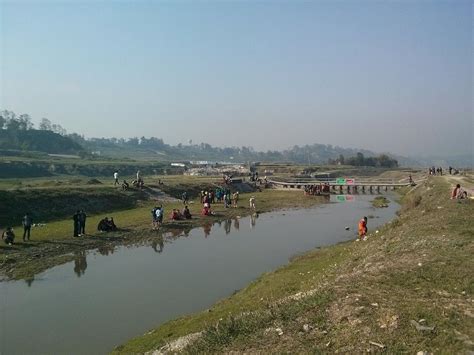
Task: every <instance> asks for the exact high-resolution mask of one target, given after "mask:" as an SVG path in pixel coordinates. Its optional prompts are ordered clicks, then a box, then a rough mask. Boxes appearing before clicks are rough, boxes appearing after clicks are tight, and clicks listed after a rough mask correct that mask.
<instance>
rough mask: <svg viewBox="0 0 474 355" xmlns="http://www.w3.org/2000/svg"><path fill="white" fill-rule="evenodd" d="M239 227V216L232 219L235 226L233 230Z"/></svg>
mask: <svg viewBox="0 0 474 355" xmlns="http://www.w3.org/2000/svg"><path fill="white" fill-rule="evenodd" d="M239 227H240V220H239V218H235V219H234V228H235V230H239Z"/></svg>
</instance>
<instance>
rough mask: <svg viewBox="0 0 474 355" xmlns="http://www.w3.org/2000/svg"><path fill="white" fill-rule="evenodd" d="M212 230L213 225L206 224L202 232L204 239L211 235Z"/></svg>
mask: <svg viewBox="0 0 474 355" xmlns="http://www.w3.org/2000/svg"><path fill="white" fill-rule="evenodd" d="M211 228H212V223H211V222H206V223H205V224H204V225H203V226H202V231H203V232H204V237H205V238H207V237H208V236H209V234H211Z"/></svg>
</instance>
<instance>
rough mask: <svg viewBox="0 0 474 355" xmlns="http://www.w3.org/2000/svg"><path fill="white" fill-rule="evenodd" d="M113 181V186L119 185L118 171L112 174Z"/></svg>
mask: <svg viewBox="0 0 474 355" xmlns="http://www.w3.org/2000/svg"><path fill="white" fill-rule="evenodd" d="M114 180H115V181H114V186H117V185H120V183H119V177H118V171H117V170H115V172H114Z"/></svg>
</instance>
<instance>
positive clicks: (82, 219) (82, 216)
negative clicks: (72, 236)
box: [79, 210, 87, 236]
mask: <svg viewBox="0 0 474 355" xmlns="http://www.w3.org/2000/svg"><path fill="white" fill-rule="evenodd" d="M86 218H87V215H86V213H85V212H84V210H81V211H80V213H79V236H82V235H86Z"/></svg>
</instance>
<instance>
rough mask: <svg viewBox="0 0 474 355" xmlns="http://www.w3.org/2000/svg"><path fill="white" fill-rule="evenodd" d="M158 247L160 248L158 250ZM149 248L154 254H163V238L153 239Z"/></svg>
mask: <svg viewBox="0 0 474 355" xmlns="http://www.w3.org/2000/svg"><path fill="white" fill-rule="evenodd" d="M158 246H159V247H160V248H159V249H158ZM151 247H152V248H153V250H154V251H155V252H156V253H161V252H163V248H164V247H165V243H164V242H163V237H159V238H158V239H154V240H153V241H152V242H151Z"/></svg>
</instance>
